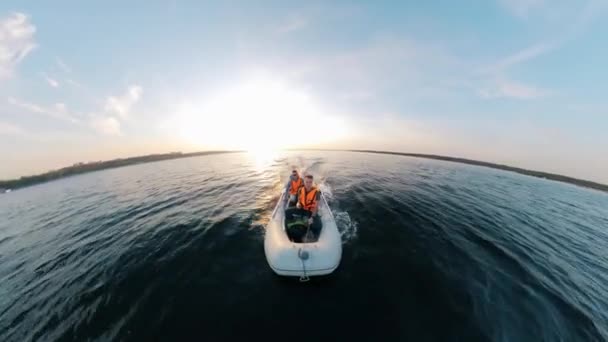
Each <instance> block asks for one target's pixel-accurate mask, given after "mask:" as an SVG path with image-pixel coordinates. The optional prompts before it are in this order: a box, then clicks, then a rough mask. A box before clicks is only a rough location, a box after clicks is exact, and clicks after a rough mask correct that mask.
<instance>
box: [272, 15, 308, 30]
mask: <svg viewBox="0 0 608 342" xmlns="http://www.w3.org/2000/svg"><path fill="white" fill-rule="evenodd" d="M307 26H308V20H306V19H305V18H303V17H301V16H295V17H292V18H290V19H289V20H287V21H286V22H285V23H284V24H283V25H281V26H280V27H279V28H278V29H277V33H279V34H287V33H291V32H295V31H299V30H302V29H304V28H306V27H307Z"/></svg>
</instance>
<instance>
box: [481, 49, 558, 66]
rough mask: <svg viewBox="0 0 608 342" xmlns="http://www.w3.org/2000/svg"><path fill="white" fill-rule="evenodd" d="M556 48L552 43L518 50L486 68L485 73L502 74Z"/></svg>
mask: <svg viewBox="0 0 608 342" xmlns="http://www.w3.org/2000/svg"><path fill="white" fill-rule="evenodd" d="M556 47H557V44H554V43H539V44H536V45H532V46H530V47H527V48H525V49H522V50H519V51H517V52H515V53H513V54H511V55H509V56H507V57H505V58H503V59H501V60H499V61H498V62H497V63H495V64H494V65H492V66H490V67H488V68H486V69H485V70H484V71H486V72H502V71H504V70H506V69H508V68H510V67H513V66H515V65H517V64H521V63H525V62H528V61H531V60H533V59H534V58H536V57H539V56H541V55H543V54H545V53H547V52H550V51H551V50H553V49H554V48H556Z"/></svg>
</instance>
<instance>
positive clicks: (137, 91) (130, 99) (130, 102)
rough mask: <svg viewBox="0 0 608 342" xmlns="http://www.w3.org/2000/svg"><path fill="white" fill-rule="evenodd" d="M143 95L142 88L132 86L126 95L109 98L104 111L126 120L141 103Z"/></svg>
mask: <svg viewBox="0 0 608 342" xmlns="http://www.w3.org/2000/svg"><path fill="white" fill-rule="evenodd" d="M142 94H143V88H142V87H141V86H139V85H131V86H129V88H128V89H127V91H126V93H125V94H123V95H120V96H110V97H108V98H107V99H106V104H105V107H104V109H105V110H106V112H108V113H111V114H114V115H117V116H118V117H119V118H121V119H125V118H127V116H128V115H129V113H130V111H131V108H132V107H133V106H134V105H135V104H137V102H139V100H140V98H141V95H142Z"/></svg>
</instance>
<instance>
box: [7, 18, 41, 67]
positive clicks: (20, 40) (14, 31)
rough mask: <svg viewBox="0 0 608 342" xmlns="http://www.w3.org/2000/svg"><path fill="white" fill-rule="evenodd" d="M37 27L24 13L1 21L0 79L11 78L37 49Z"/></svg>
mask: <svg viewBox="0 0 608 342" xmlns="http://www.w3.org/2000/svg"><path fill="white" fill-rule="evenodd" d="M35 33H36V27H35V26H34V25H32V23H31V22H30V20H29V18H28V17H27V16H26V15H25V14H23V13H13V14H11V15H10V16H8V17H7V18H4V19H2V20H0V79H2V78H7V77H10V76H11V75H12V74H13V72H14V69H15V67H17V65H18V64H19V63H20V62H21V61H22V60H23V59H24V58H25V57H26V56H27V55H28V54H29V53H30V52H31V51H32V50H33V49H34V48H35V47H36V43H35V42H34V34H35Z"/></svg>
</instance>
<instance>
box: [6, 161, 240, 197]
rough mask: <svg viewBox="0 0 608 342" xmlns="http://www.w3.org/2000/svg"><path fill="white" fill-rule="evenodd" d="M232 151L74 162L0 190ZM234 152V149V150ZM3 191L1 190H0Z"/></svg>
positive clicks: (15, 180)
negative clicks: (88, 173) (136, 165)
mask: <svg viewBox="0 0 608 342" xmlns="http://www.w3.org/2000/svg"><path fill="white" fill-rule="evenodd" d="M228 152H232V151H206V152H194V153H182V152H171V153H164V154H150V155H146V156H138V157H131V158H119V159H113V160H108V161H98V162H89V163H76V164H74V165H72V166H68V167H64V168H61V169H59V170H53V171H49V172H45V173H42V174H39V175H34V176H24V177H21V178H19V179H12V180H5V181H0V190H2V189H4V190H6V189H18V188H23V187H26V186H30V185H35V184H39V183H44V182H48V181H52V180H55V179H59V178H63V177H69V176H74V175H78V174H82V173H87V172H93V171H99V170H105V169H111V168H116V167H121V166H127V165H133V164H141V163H149V162H155V161H161V160H168V159H177V158H186V157H193V156H200V155H207V154H218V153H228ZM235 152H236V151H235ZM0 192H3V191H0Z"/></svg>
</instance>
